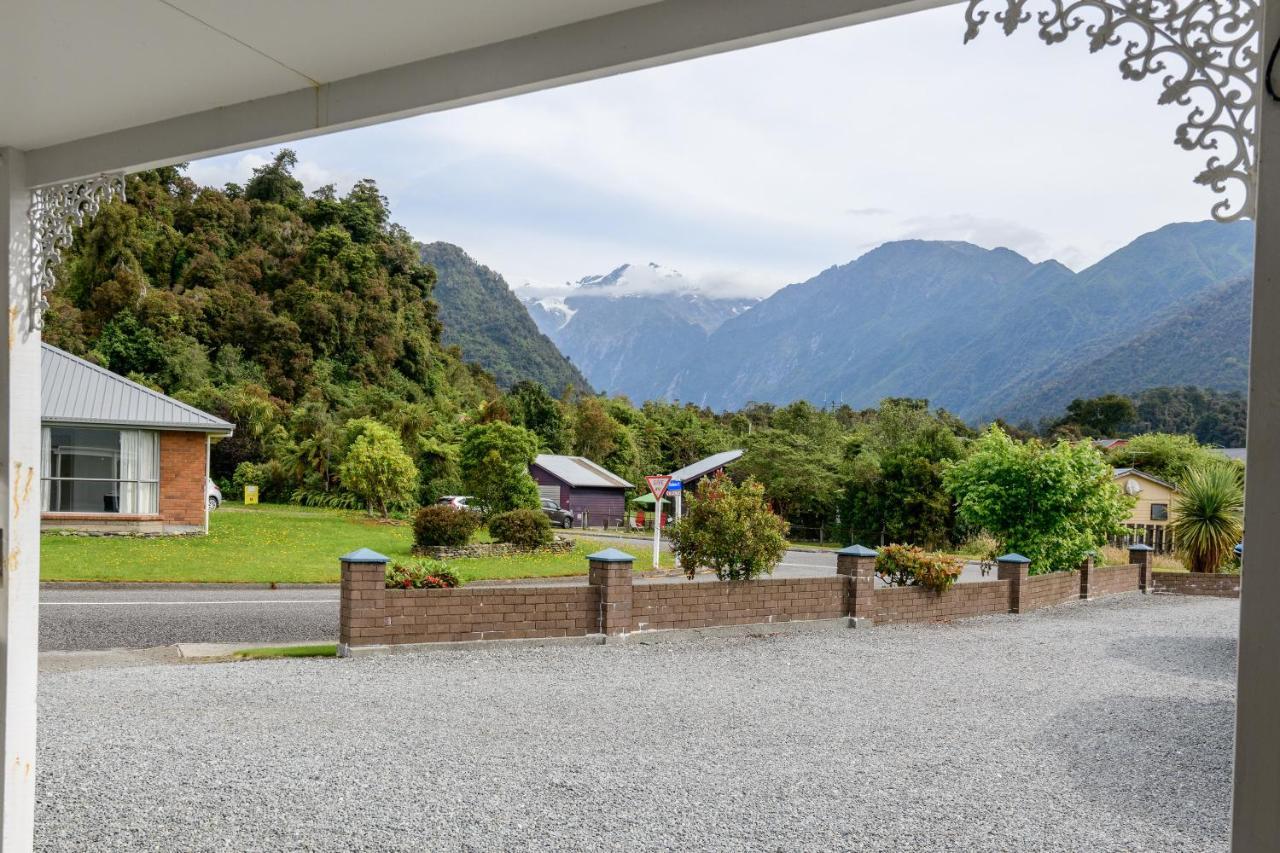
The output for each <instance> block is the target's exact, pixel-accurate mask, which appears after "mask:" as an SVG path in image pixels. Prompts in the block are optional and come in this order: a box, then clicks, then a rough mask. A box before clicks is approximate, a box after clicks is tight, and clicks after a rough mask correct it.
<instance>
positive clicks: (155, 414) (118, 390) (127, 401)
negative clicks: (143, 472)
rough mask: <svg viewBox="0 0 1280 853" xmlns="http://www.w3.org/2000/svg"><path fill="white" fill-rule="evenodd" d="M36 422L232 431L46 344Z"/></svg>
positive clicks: (191, 408) (205, 415)
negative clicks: (37, 420) (38, 415)
mask: <svg viewBox="0 0 1280 853" xmlns="http://www.w3.org/2000/svg"><path fill="white" fill-rule="evenodd" d="M40 419H41V421H43V422H44V423H47V424H78V425H81V426H95V425H101V426H115V427H136V428H140V429H156V430H184V431H188V432H204V433H210V434H212V435H230V434H231V433H232V431H234V430H235V425H234V424H231V423H228V422H227V421H224V420H222V419H221V418H215V417H214V416H213V415H211V414H209V413H208V412H202V411H200V410H199V409H197V408H195V407H194V406H188V405H187V404H186V403H183V402H181V401H179V400H175V399H173V398H172V397H166V396H165V395H164V394H161V393H160V392H159V391H153V390H151V389H150V388H148V387H146V386H145V385H139V384H138V383H137V382H133V381H131V380H129V379H125V378H124V377H123V376H119V375H118V374H115V373H112V372H111V371H110V370H107V369H106V368H105V367H99V366H98V365H96V364H93V363H92V362H88V361H85V360H84V359H83V358H77V357H76V356H74V355H72V354H71V353H69V352H63V351H62V350H60V349H58V348H57V347H53V346H50V345H48V344H43V345H42V351H41V353H40Z"/></svg>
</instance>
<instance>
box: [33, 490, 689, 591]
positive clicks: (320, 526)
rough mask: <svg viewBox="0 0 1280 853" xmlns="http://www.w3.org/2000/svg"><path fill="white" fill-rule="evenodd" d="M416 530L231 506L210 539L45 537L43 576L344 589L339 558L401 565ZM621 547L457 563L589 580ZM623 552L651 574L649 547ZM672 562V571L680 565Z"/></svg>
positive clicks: (582, 544) (305, 511)
mask: <svg viewBox="0 0 1280 853" xmlns="http://www.w3.org/2000/svg"><path fill="white" fill-rule="evenodd" d="M412 539H413V532H412V530H411V528H410V527H409V525H408V524H405V523H403V522H400V523H390V524H388V523H383V522H379V521H375V520H372V519H369V518H367V517H366V516H365V515H364V514H363V513H359V512H347V511H342V510H325V509H311V508H308V507H298V506H279V505H271V504H263V505H260V506H256V507H244V506H240V505H238V504H226V505H225V506H223V508H222V509H220V510H218V511H216V512H214V513H212V514H211V515H210V521H209V535H208V536H184V537H172V538H153V539H144V538H129V537H96V536H64V535H61V534H56V533H49V534H45V535H44V537H42V541H41V550H40V557H41V567H40V578H41V580H46V581H137V582H164V583H178V582H184V583H272V582H274V583H337V582H338V557H340V556H342V555H343V554H346V553H347V552H349V551H354V550H355V549H357V548H372V549H373V550H375V551H378V552H379V553H382V554H386V555H387V556H388V557H391V558H392V559H405V558H408V557H410V556H411V555H410V553H409V549H410V546H411V545H412ZM615 544H616V543H603V542H592V541H589V540H582V541H579V542H578V543H577V544H576V547H575V549H574V551H573V553H571V554H535V555H528V556H524V555H522V556H519V557H503V558H491V559H490V558H486V559H468V560H454V561H452V562H451V563H450V564H451V565H452V566H453V567H454V568H455V569H457V571H458V573H459V574H461V575H462V577H463V578H464V579H465V580H468V581H472V580H483V579H490V578H493V579H506V578H526V577H557V576H569V575H580V574H585V573H586V571H587V561H586V555H587V554H590V553H591V552H592V551H595V550H599V549H600V548H604V547H611V546H614V545H615ZM622 550H624V551H627V552H629V553H633V554H635V555H636V556H637V560H636V564H637V565H636V567H637V568H638V569H646V568H648V567H649V561H650V557H649V552H648V551H647V550H646V548H645V547H644V546H643V545H639V544H637V545H635V546H633V545H631V544H630V543H627V544H625V545H623V546H622ZM670 561H671V558H670V555H667V554H664V555H663V565H664V566H670Z"/></svg>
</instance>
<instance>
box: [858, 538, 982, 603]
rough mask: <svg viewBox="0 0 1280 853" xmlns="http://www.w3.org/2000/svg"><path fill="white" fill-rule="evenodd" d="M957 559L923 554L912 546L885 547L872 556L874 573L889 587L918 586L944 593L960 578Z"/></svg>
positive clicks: (959, 567) (960, 567)
mask: <svg viewBox="0 0 1280 853" xmlns="http://www.w3.org/2000/svg"><path fill="white" fill-rule="evenodd" d="M962 568H963V564H961V563H960V562H959V561H958V560H952V559H950V558H948V557H944V556H942V555H940V554H926V553H925V552H924V551H923V550H921V549H920V548H917V547H916V546H914V545H886V546H884V547H883V548H881V549H880V552H879V553H878V554H877V555H876V574H877V575H879V576H880V579H881V580H883V581H884V582H885V583H887V584H889V585H890V586H922V587H925V588H926V589H931V590H933V591H934V592H945V591H946V590H948V589H950V588H951V585H952V584H954V583H955V582H956V580H957V579H958V578H959V577H960V570H961V569H962Z"/></svg>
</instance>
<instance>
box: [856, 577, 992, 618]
mask: <svg viewBox="0 0 1280 853" xmlns="http://www.w3.org/2000/svg"><path fill="white" fill-rule="evenodd" d="M1012 586H1013V581H1008V580H999V581H980V582H977V583H958V584H956V585H955V586H953V587H951V589H949V590H947V591H946V592H943V593H937V592H932V591H931V590H927V589H925V588H924V587H919V586H897V587H889V588H887V589H877V590H876V591H875V596H874V597H873V599H872V600H873V601H874V607H873V613H874V616H873V617H872V622H873V623H874V624H876V625H886V624H890V623H893V622H946V621H949V620H951V619H963V618H964V617H967V616H983V615H985V614H988V613H1008V612H1009V594H1010V591H1011V589H1012Z"/></svg>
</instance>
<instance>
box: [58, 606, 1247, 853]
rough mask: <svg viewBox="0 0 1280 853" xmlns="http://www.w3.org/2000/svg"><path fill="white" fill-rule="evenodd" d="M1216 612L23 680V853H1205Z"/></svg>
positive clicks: (1221, 692)
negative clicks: (27, 813) (34, 795)
mask: <svg viewBox="0 0 1280 853" xmlns="http://www.w3.org/2000/svg"><path fill="white" fill-rule="evenodd" d="M1237 611H1238V606H1237V603H1236V602H1234V601H1223V600H1216V599H1193V598H1178V597H1156V598H1148V597H1139V596H1137V595H1129V596H1122V597H1120V598H1117V599H1112V600H1109V601H1104V602H1095V603H1092V604H1089V605H1068V606H1066V607H1061V608H1057V609H1054V610H1051V611H1042V612H1040V613H1037V614H1034V615H1030V616H1025V617H1010V616H993V617H984V618H981V619H973V620H968V621H964V622H959V623H955V624H952V625H944V626H930V627H885V628H876V629H873V630H847V629H842V630H832V631H824V632H812V633H793V634H786V635H776V636H760V637H751V638H736V639H700V640H692V641H686V642H679V643H660V644H641V643H638V642H631V643H628V644H623V645H611V646H603V647H600V646H597V647H577V646H574V647H569V646H563V647H556V648H541V649H533V648H510V647H507V648H494V647H486V648H475V649H467V650H462V651H440V652H435V653H430V654H424V655H404V656H397V657H383V658H370V659H358V660H302V661H264V662H255V663H239V664H215V665H200V666H190V665H188V666H168V667H144V668H137V669H98V670H88V671H82V672H74V673H55V674H49V675H47V676H42V679H41V688H40V710H41V713H42V714H43V717H42V720H41V728H40V762H41V766H40V773H41V776H40V784H39V806H38V814H37V821H38V826H37V842H38V846H39V847H40V849H43V850H95V851H102V850H176V849H182V850H237V851H239V850H296V849H303V850H334V851H337V850H424V849H432V850H458V849H468V850H562V849H588V848H591V849H611V850H637V849H645V850H656V849H698V850H739V849H753V850H755V849H767V850H782V849H786V850H796V849H810V850H817V849H823V850H825V849H833V848H840V849H857V850H863V851H871V850H886V851H887V850H956V851H959V850H963V851H972V850H1001V851H1019V853H1023V851H1043V850H1055V851H1057V850H1062V851H1067V850H1070V851H1078V850H1089V851H1120V850H1125V851H1139V850H1150V851H1156V850H1158V851H1179V850H1185V851H1196V853H1205V851H1215V850H1226V849H1227V842H1226V833H1227V821H1228V808H1229V798H1230V765H1231V741H1232V715H1233V708H1234V692H1235V684H1234V660H1235V632H1236V625H1237Z"/></svg>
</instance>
